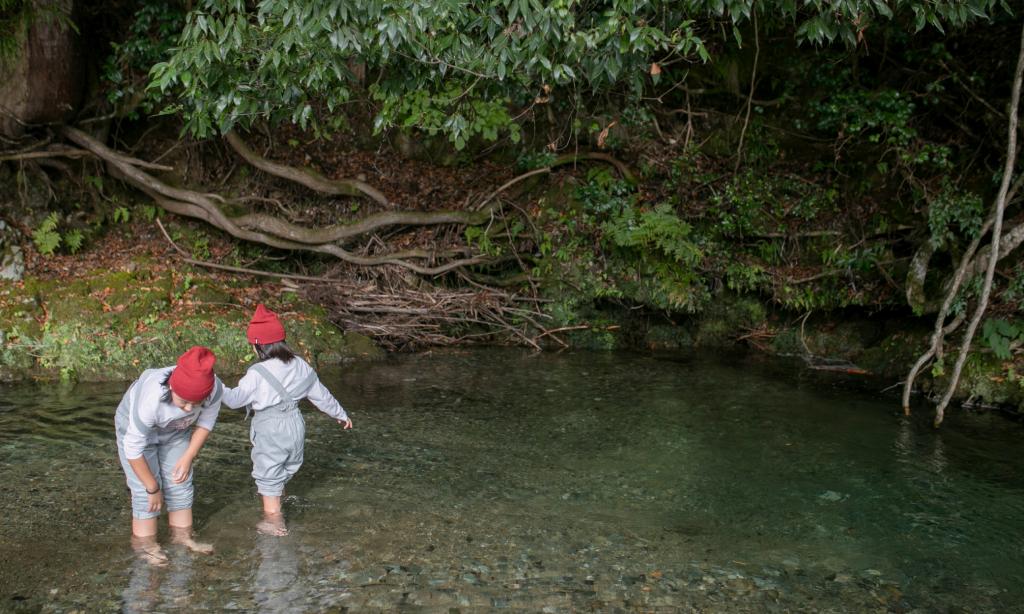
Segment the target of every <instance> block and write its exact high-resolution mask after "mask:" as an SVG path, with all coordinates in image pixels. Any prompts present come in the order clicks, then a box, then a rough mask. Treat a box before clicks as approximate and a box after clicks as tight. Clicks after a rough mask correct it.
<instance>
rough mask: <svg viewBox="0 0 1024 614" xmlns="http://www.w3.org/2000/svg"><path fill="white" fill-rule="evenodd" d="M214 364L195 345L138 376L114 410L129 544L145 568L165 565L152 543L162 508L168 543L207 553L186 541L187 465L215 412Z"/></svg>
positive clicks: (188, 523)
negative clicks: (127, 493) (128, 510)
mask: <svg viewBox="0 0 1024 614" xmlns="http://www.w3.org/2000/svg"><path fill="white" fill-rule="evenodd" d="M216 360H217V359H216V357H215V356H214V355H213V352H211V351H210V350H208V349H207V348H205V347H201V346H195V347H193V348H191V349H190V350H189V351H187V352H185V353H184V354H182V355H181V357H180V358H178V363H177V365H176V366H174V367H163V368H160V369H147V370H146V371H143V372H142V375H140V376H139V379H137V380H135V382H133V383H132V385H131V386H130V387H129V388H128V391H127V392H125V393H124V397H122V398H121V403H120V404H118V406H117V413H116V414H115V416H114V431H115V433H116V435H117V455H118V458H120V460H121V468H122V469H123V470H124V475H125V478H126V480H127V482H128V489H129V490H130V491H131V504H132V545H133V546H134V547H135V549H136V551H138V552H139V553H140V554H141V555H142V556H144V557H145V558H146V559H148V560H149V561H150V562H151V563H155V564H163V563H165V562H166V561H167V556H166V555H165V554H164V552H163V550H161V548H160V545H159V544H157V541H156V529H157V527H156V523H157V520H156V519H157V518H158V517H159V516H160V510H161V509H163V508H164V507H166V508H167V512H168V523H169V524H170V526H171V539H172V541H174V542H175V543H180V544H184V545H185V546H186V547H188V548H189V549H191V550H194V551H196V552H203V553H209V552H213V547H212V546H210V545H209V544H200V543H197V542H196V541H195V540H193V539H192V500H193V497H194V489H193V487H192V463H193V461H195V458H196V455H198V454H199V450H200V449H201V448H202V447H203V444H204V443H206V438H207V437H208V436H209V435H210V431H211V430H213V425H214V424H215V423H216V422H217V414H218V412H219V411H220V400H221V391H223V389H224V386H223V384H221V381H220V379H218V378H217V376H215V375H214V374H213V365H214V363H215V362H216ZM193 425H195V428H194V429H193V428H192V426H193Z"/></svg>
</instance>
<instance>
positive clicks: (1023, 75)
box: [903, 29, 1024, 427]
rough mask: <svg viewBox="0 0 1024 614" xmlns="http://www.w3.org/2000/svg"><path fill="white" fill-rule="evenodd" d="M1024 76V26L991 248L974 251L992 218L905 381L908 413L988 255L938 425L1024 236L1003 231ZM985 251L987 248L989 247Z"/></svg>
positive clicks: (967, 257)
mask: <svg viewBox="0 0 1024 614" xmlns="http://www.w3.org/2000/svg"><path fill="white" fill-rule="evenodd" d="M1022 79H1024V29H1022V31H1021V39H1020V51H1019V54H1018V57H1017V67H1016V70H1015V71H1014V78H1013V88H1012V94H1011V98H1010V112H1009V115H1008V122H1007V124H1008V125H1007V132H1008V138H1007V144H1006V157H1005V163H1004V167H1003V177H1002V181H1001V183H1000V186H999V192H998V194H997V195H996V199H995V203H994V204H993V212H992V214H991V215H990V216H989V219H990V220H991V227H992V233H991V236H992V239H991V242H990V245H989V247H988V248H987V253H985V255H984V256H982V255H981V253H979V255H978V257H977V258H975V257H974V252H975V250H977V247H978V245H979V244H980V241H981V237H982V236H984V234H985V233H986V232H987V230H988V228H987V227H988V225H989V221H988V220H986V224H985V226H986V228H984V229H983V231H982V232H981V233H979V235H978V237H977V238H976V239H975V240H974V241H973V242H972V244H971V246H970V247H969V248H968V251H967V252H966V253H965V254H964V256H963V258H962V259H961V262H960V266H959V267H957V272H956V274H955V276H954V278H953V281H952V283H951V284H950V287H949V288H948V289H947V291H946V296H945V299H944V301H943V305H942V308H941V309H940V310H939V315H938V316H937V317H936V320H935V331H934V332H933V334H932V339H931V347H929V349H928V350H927V351H926V352H925V353H924V354H922V355H921V357H920V358H918V360H917V362H916V363H915V364H914V366H913V368H912V369H911V371H910V373H909V374H908V376H907V379H906V382H905V384H904V390H903V411H904V413H908V414H909V413H910V403H909V397H910V391H911V389H912V387H913V383H914V379H916V377H917V374H918V373H919V372H920V370H921V369H922V368H923V367H924V365H925V364H927V362H928V361H929V360H931V358H932V357H933V356H937V357H940V358H941V357H942V344H943V337H944V336H945V334H947V326H946V325H945V319H946V315H947V314H948V312H949V308H950V306H951V305H952V303H953V300H954V299H955V297H956V295H957V292H958V291H959V288H960V285H961V284H962V283H963V281H964V280H965V279H967V278H969V276H970V275H971V272H972V271H974V270H976V268H977V265H974V263H975V262H977V261H980V260H981V259H982V258H986V260H987V265H986V267H985V280H984V283H983V285H982V289H981V294H980V296H979V298H978V301H977V305H976V306H975V309H974V314H973V315H972V317H971V320H970V323H969V324H968V327H967V331H966V332H965V333H964V336H963V339H962V340H961V342H960V348H959V351H958V354H957V360H956V363H955V364H954V366H953V370H952V373H951V375H950V380H949V383H948V385H947V388H946V391H945V393H944V394H943V395H942V398H941V399H940V401H939V404H938V405H937V406H936V408H935V419H934V425H935V426H936V427H938V426H939V425H940V424H942V421H943V419H944V418H945V410H946V407H947V406H948V405H949V401H950V399H952V397H953V394H954V393H955V392H956V388H957V385H958V384H959V382H960V373H961V372H962V370H963V366H964V363H965V362H966V360H967V354H968V352H969V351H970V348H971V342H972V340H973V339H974V334H975V332H976V331H977V328H978V325H979V323H980V322H981V318H982V316H983V315H984V313H985V310H986V309H987V307H988V301H989V296H990V294H991V291H992V281H993V278H994V277H995V269H996V264H997V263H998V262H999V259H1000V251H1001V248H1002V247H1003V244H1004V242H1006V246H1007V247H1010V246H1011V245H1012V246H1013V247H1016V245H1018V244H1019V243H1020V241H1021V240H1024V230H1022V232H1021V234H1020V237H1021V238H1020V239H1019V240H1017V242H1016V243H1013V240H1012V239H1011V240H1009V241H1008V240H1007V237H1005V236H1004V235H1003V233H1002V224H1003V213H1004V211H1005V209H1006V203H1007V202H1008V201H1009V200H1011V199H1012V195H1011V189H1010V180H1011V178H1012V177H1013V171H1014V168H1015V166H1016V160H1017V124H1018V117H1017V111H1018V107H1019V103H1020V90H1021V81H1022ZM1018 187H1019V183H1018V184H1015V185H1014V192H1015V191H1016V189H1017V188H1018ZM1016 230H1017V228H1015V229H1013V230H1012V231H1011V232H1010V233H1008V234H1011V235H1012V234H1013V233H1014V231H1016ZM1011 249H1012V247H1011ZM982 251H983V252H985V250H982ZM1006 253H1008V251H1003V254H1004V255H1005V254H1006ZM916 260H917V258H915V261H916ZM926 267H927V261H926V259H925V263H924V264H923V265H921V266H920V269H921V270H920V272H919V273H917V274H918V275H920V280H921V285H922V286H923V279H924V274H925V273H926ZM908 298H909V293H908ZM963 318H964V316H959V317H958V318H957V319H956V320H954V321H953V322H952V323H950V325H949V326H948V328H949V329H950V330H952V329H954V328H956V326H957V325H959V323H960V322H961V321H962V320H963Z"/></svg>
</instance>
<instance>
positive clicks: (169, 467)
mask: <svg viewBox="0 0 1024 614" xmlns="http://www.w3.org/2000/svg"><path fill="white" fill-rule="evenodd" d="M191 440H192V431H191V429H186V430H183V431H178V432H176V433H174V434H172V435H170V436H169V437H166V438H164V437H161V438H160V446H159V447H158V448H157V453H158V456H159V459H160V482H161V484H163V489H164V506H165V507H166V508H167V511H168V512H176V511H178V510H187V509H191V508H192V502H193V500H194V499H195V488H194V487H193V486H192V468H191V467H190V468H189V470H188V476H186V477H185V481H183V482H182V483H181V484H175V483H174V479H173V478H172V477H171V476H172V474H173V472H174V466H175V465H176V464H178V461H179V460H181V457H182V456H183V455H184V454H185V451H186V450H188V444H189V442H190V441H191Z"/></svg>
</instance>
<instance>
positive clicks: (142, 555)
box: [131, 518, 167, 565]
mask: <svg viewBox="0 0 1024 614" xmlns="http://www.w3.org/2000/svg"><path fill="white" fill-rule="evenodd" d="M136 524H138V525H140V526H139V529H140V530H141V531H143V532H144V531H145V530H146V529H148V528H150V525H151V524H152V525H153V532H152V533H150V534H147V535H146V534H141V535H140V534H139V533H138V532H136ZM131 547H132V550H133V551H135V555H136V556H138V558H139V559H142V560H143V561H145V562H146V563H148V564H150V565H167V555H165V554H164V549H162V547H160V544H159V543H157V519H156V518H147V519H144V520H141V519H138V518H133V519H132V535H131Z"/></svg>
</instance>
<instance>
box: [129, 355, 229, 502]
mask: <svg viewBox="0 0 1024 614" xmlns="http://www.w3.org/2000/svg"><path fill="white" fill-rule="evenodd" d="M145 375H146V377H140V378H139V379H138V380H137V381H136V383H135V387H134V389H133V390H132V391H131V394H126V395H124V396H123V397H122V398H121V402H120V403H119V404H118V405H117V413H116V414H115V415H114V430H115V433H116V436H117V456H118V458H119V459H120V461H121V469H122V470H123V471H124V475H125V481H126V482H127V483H128V489H129V490H131V493H132V516H134V517H135V518H141V519H145V518H156V517H158V516H159V515H160V512H150V511H149V495H148V494H147V493H146V487H145V486H144V485H143V484H142V481H141V480H139V476H137V475H135V470H134V469H132V466H131V465H130V464H128V458H127V457H126V456H125V452H124V435H125V431H126V430H127V429H128V421H129V420H133V421H135V422H136V424H138V421H139V409H140V408H139V396H141V394H142V389H143V386H144V385H145V384H148V383H149V381H148V380H149V378H151V377H153V375H152V374H151V373H146V374H145ZM214 385H215V387H214V390H213V394H211V395H210V396H209V397H208V399H209V400H208V401H206V402H204V403H203V405H204V406H205V405H212V404H213V403H220V396H221V392H223V390H224V386H223V385H222V384H221V382H220V379H219V378H217V379H215V380H214ZM199 412H200V410H199V408H198V407H197V408H196V409H194V410H193V413H191V414H189V415H186V416H183V417H182V418H179V419H178V420H175V421H173V422H171V423H169V424H167V425H166V426H163V427H160V426H157V427H154V428H152V429H150V431H149V438H148V442H147V443H146V449H145V450H144V451H143V453H142V457H143V458H145V459H146V464H148V465H149V470H150V472H152V473H153V477H155V478H156V481H157V484H159V485H160V488H161V490H162V491H163V494H164V507H165V509H166V510H167V511H168V512H175V511H178V510H187V509H190V508H191V507H192V502H193V499H194V496H195V489H194V488H193V486H192V471H189V472H188V477H187V478H185V481H184V482H182V483H180V484H175V483H174V480H173V479H172V477H171V473H172V472H173V471H174V466H175V465H176V464H178V461H179V460H181V456H182V454H184V453H185V451H186V450H188V446H189V443H190V442H191V441H192V429H191V426H192V425H193V424H195V423H196V421H197V420H198V419H199ZM140 430H141V429H140Z"/></svg>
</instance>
